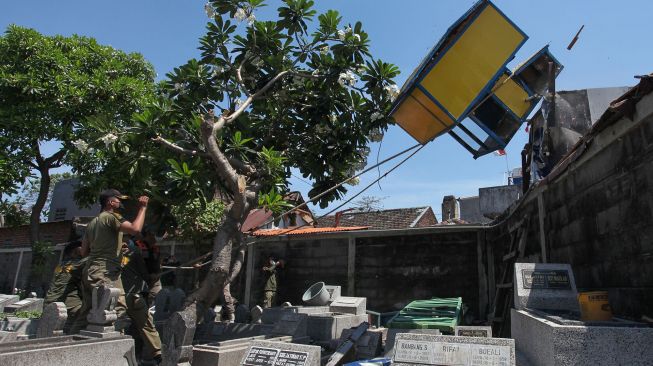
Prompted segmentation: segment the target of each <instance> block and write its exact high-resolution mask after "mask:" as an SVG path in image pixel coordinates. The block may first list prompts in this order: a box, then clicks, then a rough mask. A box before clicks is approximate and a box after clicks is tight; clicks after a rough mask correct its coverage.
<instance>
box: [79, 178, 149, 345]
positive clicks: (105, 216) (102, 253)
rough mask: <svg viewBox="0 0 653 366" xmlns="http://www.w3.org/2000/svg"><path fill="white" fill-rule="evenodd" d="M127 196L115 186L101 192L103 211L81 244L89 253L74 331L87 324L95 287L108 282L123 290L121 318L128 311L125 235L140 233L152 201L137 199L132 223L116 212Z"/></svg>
mask: <svg viewBox="0 0 653 366" xmlns="http://www.w3.org/2000/svg"><path fill="white" fill-rule="evenodd" d="M126 198H127V196H124V195H122V194H121V193H120V192H118V191H117V190H115V189H107V190H105V191H103V192H102V193H101V194H100V206H101V207H102V212H100V214H99V215H98V216H96V217H95V218H93V220H91V222H89V223H88V225H87V226H86V232H85V234H84V239H83V240H82V247H81V254H82V256H84V257H85V256H88V261H87V262H86V266H85V267H84V273H83V275H82V284H83V289H84V291H83V295H82V300H83V303H82V309H81V310H80V312H79V314H78V316H77V319H76V320H75V324H74V325H73V328H72V329H71V332H73V333H76V332H79V330H81V329H83V328H85V327H86V324H87V321H86V317H87V315H88V312H89V311H90V309H91V296H92V293H93V288H94V287H99V286H101V285H105V286H109V287H114V288H117V289H118V290H120V296H119V297H118V301H117V303H116V307H115V310H116V313H117V315H118V318H122V317H124V316H125V314H126V310H127V309H126V303H125V295H124V293H125V292H124V290H123V287H122V281H121V279H120V273H121V270H122V259H123V254H122V250H123V243H122V234H123V233H127V234H131V235H137V234H138V233H139V232H140V231H141V229H142V228H143V221H144V220H145V211H146V210H147V203H148V201H149V198H148V197H146V196H141V197H139V198H138V211H137V213H136V218H135V219H134V222H133V223H132V222H129V221H126V220H125V219H123V218H122V216H121V215H120V214H119V213H117V212H116V210H117V209H118V208H120V207H121V206H122V204H121V202H120V200H121V199H126Z"/></svg>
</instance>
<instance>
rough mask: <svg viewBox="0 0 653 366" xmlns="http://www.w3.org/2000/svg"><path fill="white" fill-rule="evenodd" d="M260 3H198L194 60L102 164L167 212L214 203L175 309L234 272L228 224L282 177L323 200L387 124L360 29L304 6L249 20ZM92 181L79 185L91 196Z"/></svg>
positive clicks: (281, 187) (382, 94)
mask: <svg viewBox="0 0 653 366" xmlns="http://www.w3.org/2000/svg"><path fill="white" fill-rule="evenodd" d="M264 5H265V4H264V3H263V1H262V0H248V1H242V0H221V1H210V2H209V3H207V4H206V6H205V10H206V12H207V15H208V17H209V22H208V24H207V26H206V29H207V32H206V34H205V35H204V36H203V37H202V38H201V39H200V51H201V58H199V59H192V60H190V61H188V62H187V63H186V64H184V65H182V66H180V67H178V68H175V69H174V71H173V72H171V73H170V74H168V80H167V82H166V83H165V84H164V85H163V89H162V95H161V98H160V99H159V101H158V102H157V103H154V104H153V105H152V106H151V107H150V108H148V110H146V111H144V112H143V113H141V114H140V115H139V116H138V117H137V118H136V120H135V123H134V126H132V128H131V130H130V131H131V133H130V134H129V136H125V138H124V139H121V141H119V142H118V144H117V146H116V149H117V150H120V151H122V152H121V154H120V156H119V157H116V158H115V159H109V160H107V161H105V163H104V165H103V169H104V170H103V171H104V172H105V173H106V172H112V173H111V174H109V175H110V176H120V177H124V179H125V183H129V187H131V189H134V190H143V189H145V190H148V191H149V193H150V194H152V195H153V196H155V197H156V198H157V200H159V201H161V202H165V203H167V204H171V205H175V204H179V203H183V202H188V201H190V200H194V199H195V198H198V199H199V200H200V201H201V202H209V201H212V200H215V199H218V200H221V201H222V202H223V203H224V206H225V211H224V216H223V217H222V218H221V222H220V225H219V227H218V228H217V230H216V232H215V237H214V239H213V262H212V264H211V266H210V270H209V273H208V275H207V276H206V279H205V280H204V281H203V282H202V284H201V286H200V288H199V289H198V290H197V291H196V292H194V293H193V294H191V296H189V297H188V299H187V303H186V305H187V307H186V309H185V310H184V311H197V310H200V311H198V312H197V314H202V311H201V309H202V308H205V307H208V306H211V305H212V304H213V302H214V301H216V299H217V297H218V296H219V294H220V293H221V290H222V289H223V288H224V287H225V286H226V285H227V284H228V283H230V281H232V280H233V279H234V278H235V276H236V275H237V274H238V271H239V270H240V268H241V264H242V258H243V256H244V247H243V246H242V245H239V243H241V237H240V227H241V225H242V223H243V221H244V220H245V219H246V217H247V215H248V213H249V212H250V210H251V209H253V208H256V207H257V206H259V205H263V206H265V207H266V208H269V209H272V210H273V211H278V209H279V207H283V206H285V204H284V202H283V201H282V200H279V199H278V197H279V195H280V194H283V193H284V192H285V191H287V185H288V178H289V177H290V169H291V168H294V169H297V170H298V171H299V172H300V173H301V174H302V175H303V176H304V177H305V178H308V179H310V180H312V182H313V189H312V190H311V192H309V195H311V196H313V195H315V194H317V193H320V192H323V191H325V190H326V189H328V188H330V187H332V186H334V185H336V184H337V183H338V182H340V181H343V180H345V179H347V178H348V177H350V176H351V175H352V174H353V172H354V171H355V170H356V169H360V168H361V167H363V166H365V163H366V157H367V154H368V153H369V148H368V147H367V146H366V145H367V144H368V143H369V142H370V141H377V140H378V139H379V138H380V136H381V135H382V132H383V131H384V130H385V129H386V128H387V126H388V124H389V123H391V120H390V119H388V118H387V113H388V111H389V108H390V105H391V101H392V99H393V98H394V97H395V96H396V94H397V93H398V88H397V87H396V85H395V84H394V82H393V81H392V80H393V78H394V77H395V76H397V75H398V73H399V71H398V69H397V68H396V67H395V66H394V65H391V64H388V63H385V62H383V61H381V60H377V59H375V58H373V57H372V55H371V54H370V52H369V43H370V40H369V38H368V35H367V33H365V32H364V30H363V27H362V24H361V23H359V22H358V23H355V24H342V17H341V16H340V15H339V14H338V12H337V11H334V10H329V11H327V12H325V13H323V14H320V15H317V14H316V11H315V10H314V9H313V1H307V0H286V1H283V2H281V5H280V6H279V8H278V18H277V19H276V20H275V21H258V20H256V10H257V9H258V8H260V7H262V6H264ZM315 21H316V22H315ZM125 151H127V152H125ZM171 159H172V160H171ZM184 164H185V165H184ZM125 169H128V170H129V174H125V173H122V174H121V173H120V172H125ZM102 176H107V175H106V174H105V175H101V174H93V176H91V177H86V178H84V177H83V178H84V179H83V180H84V182H85V184H88V186H89V187H93V186H95V187H98V186H100V184H95V183H94V182H95V181H94V180H95V179H101V178H98V177H102ZM345 192H346V189H345V188H344V187H340V188H338V189H336V190H334V191H333V192H332V193H331V194H330V195H325V196H324V197H322V198H321V199H320V201H319V202H320V204H321V206H322V207H325V206H326V205H327V204H328V202H330V201H332V200H334V199H336V198H339V197H341V196H342V195H343V194H344V193H345ZM90 196H91V195H89V197H90ZM233 248H235V250H236V251H237V253H236V254H235V255H234V254H233V253H232V249H233ZM232 257H233V258H236V259H235V261H233V262H232Z"/></svg>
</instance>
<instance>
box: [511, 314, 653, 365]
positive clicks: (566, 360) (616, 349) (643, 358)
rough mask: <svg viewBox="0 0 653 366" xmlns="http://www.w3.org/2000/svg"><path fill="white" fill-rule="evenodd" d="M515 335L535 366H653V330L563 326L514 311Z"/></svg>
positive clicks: (536, 316) (521, 351) (518, 349)
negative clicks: (651, 348) (652, 347)
mask: <svg viewBox="0 0 653 366" xmlns="http://www.w3.org/2000/svg"><path fill="white" fill-rule="evenodd" d="M510 327H511V335H512V337H513V338H514V339H515V344H516V345H517V351H518V352H519V353H521V354H522V355H523V356H524V358H525V359H526V360H527V361H528V362H529V363H530V364H532V365H533V366H540V365H560V366H567V365H652V364H653V354H652V353H651V350H650V347H651V344H653V328H648V327H631V326H616V324H615V326H580V325H561V324H557V323H555V322H553V321H550V320H547V319H545V318H544V317H541V316H539V315H538V314H535V313H533V312H530V311H527V310H515V309H512V310H511V313H510Z"/></svg>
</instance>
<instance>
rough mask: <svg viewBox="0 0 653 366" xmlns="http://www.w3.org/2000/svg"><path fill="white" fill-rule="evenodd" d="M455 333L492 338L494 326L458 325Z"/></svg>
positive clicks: (463, 335)
mask: <svg viewBox="0 0 653 366" xmlns="http://www.w3.org/2000/svg"><path fill="white" fill-rule="evenodd" d="M454 334H455V335H457V336H462V337H484V338H492V327H475V326H469V325H456V326H455V327H454Z"/></svg>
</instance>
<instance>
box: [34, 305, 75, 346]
mask: <svg viewBox="0 0 653 366" xmlns="http://www.w3.org/2000/svg"><path fill="white" fill-rule="evenodd" d="M66 319H68V311H67V310H66V304H64V303H63V302H53V303H50V304H48V305H46V306H45V308H43V314H41V319H40V320H39V325H38V327H37V328H36V338H46V337H53V336H59V335H63V326H64V324H66Z"/></svg>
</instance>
